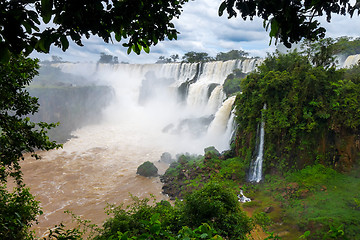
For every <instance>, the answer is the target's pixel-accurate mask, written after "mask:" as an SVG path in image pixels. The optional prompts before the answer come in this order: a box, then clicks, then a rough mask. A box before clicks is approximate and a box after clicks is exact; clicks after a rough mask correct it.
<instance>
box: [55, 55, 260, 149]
mask: <svg viewBox="0 0 360 240" xmlns="http://www.w3.org/2000/svg"><path fill="white" fill-rule="evenodd" d="M261 61H262V60H261V59H245V60H230V61H226V62H221V61H215V62H208V63H169V64H115V65H109V64H99V65H95V64H93V65H89V64H86V65H84V67H85V68H86V71H81V70H79V69H83V67H82V64H68V63H65V64H58V65H57V66H58V67H60V68H61V69H62V70H63V71H65V72H70V73H80V75H85V77H88V78H92V79H94V81H93V83H96V84H99V83H100V84H105V85H110V86H112V87H113V88H114V90H115V93H116V96H117V101H116V102H114V103H113V104H112V105H111V106H110V107H109V108H108V109H106V110H105V111H104V113H105V115H106V119H107V120H108V121H110V122H113V123H114V122H121V120H122V119H125V120H129V119H132V120H131V122H132V124H135V122H137V121H138V120H141V121H140V122H139V124H144V122H146V124H150V126H149V127H151V128H154V127H155V128H157V129H158V130H159V132H161V130H162V129H163V128H166V129H170V131H169V132H170V133H177V134H179V133H180V134H185V135H184V136H183V137H185V139H186V138H188V137H189V135H194V134H193V133H194V130H193V129H192V128H191V127H188V126H184V124H185V122H184V121H187V122H186V123H193V122H194V121H191V119H195V118H198V119H199V120H201V121H203V120H204V119H203V118H210V117H209V116H211V115H215V114H216V113H217V111H218V110H219V109H220V110H221V108H220V107H221V106H222V104H223V101H224V98H225V94H224V92H223V89H222V84H223V83H224V81H225V79H226V77H227V76H228V75H229V74H230V73H231V72H232V71H233V70H234V69H236V68H241V69H242V71H243V72H248V71H252V70H254V68H255V67H256V66H257V64H259V63H261ZM144 79H146V80H148V81H149V83H147V84H144V82H143V80H144ZM156 79H162V80H161V81H163V82H160V83H159V82H157V80H156ZM166 79H167V80H166ZM155 80H156V81H155ZM183 83H188V91H187V94H186V96H185V99H186V101H185V103H186V104H185V105H182V106H180V105H179V102H178V97H177V96H176V92H177V90H176V89H177V88H178V87H179V86H180V85H181V84H183ZM144 87H145V88H147V89H145V90H144V91H143V93H145V96H143V101H142V102H143V104H142V106H139V105H138V100H139V95H141V92H140V91H139V89H140V88H144ZM232 102H233V100H232ZM224 104H225V103H224ZM229 109H230V110H229ZM230 111H231V107H230V108H228V112H230ZM218 115H219V114H216V116H218ZM134 118H135V119H134ZM200 118H201V119H200ZM216 119H217V117H215V120H214V121H215V122H216ZM226 119H227V120H228V119H229V113H227V114H226ZM203 122H204V121H203ZM179 123H180V124H179ZM226 123H227V121H225V122H224V123H223V124H224V127H219V129H222V130H223V131H225V130H226V129H227V128H226ZM196 124H197V123H196ZM196 124H195V125H196ZM170 125H172V126H174V127H173V128H171V126H170ZM212 125H213V126H214V124H212ZM217 125H219V124H217ZM208 126H209V125H208ZM211 128H213V127H211ZM211 131H212V132H213V133H214V132H215V131H214V130H211ZM223 131H219V130H217V132H218V133H220V132H221V135H223V133H224V132H223ZM186 132H190V133H186ZM191 132H192V133H191ZM196 132H198V131H196ZM213 133H212V134H201V133H199V134H200V135H202V138H197V139H196V140H195V139H192V140H191V141H190V139H186V140H185V142H186V143H188V144H186V145H188V147H189V148H187V146H184V147H181V148H180V149H179V148H178V147H179V146H177V148H176V149H173V151H174V152H178V151H187V152H189V151H196V153H201V152H202V149H203V148H204V147H206V145H207V144H210V145H218V146H221V145H222V144H221V143H220V142H222V141H223V139H221V138H220V137H218V138H217V137H216V136H214V134H213ZM196 134H197V135H199V134H198V133H196ZM209 136H211V139H212V140H211V141H209V140H207V139H206V138H208V137H209ZM157 138H158V137H157ZM174 141H175V140H174ZM193 141H196V144H195V143H194V142H193ZM175 142H177V143H179V141H178V139H177V140H176V141H175ZM180 142H181V141H180ZM185 142H184V143H185ZM204 144H205V145H204ZM176 145H179V144H176ZM194 146H195V147H196V148H197V150H195V149H192V148H193V147H194ZM219 150H220V151H221V150H225V149H219ZM169 151H170V150H169Z"/></svg>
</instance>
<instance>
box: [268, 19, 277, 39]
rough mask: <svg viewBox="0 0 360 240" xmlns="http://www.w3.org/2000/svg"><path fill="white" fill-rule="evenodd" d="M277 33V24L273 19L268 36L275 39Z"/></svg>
mask: <svg viewBox="0 0 360 240" xmlns="http://www.w3.org/2000/svg"><path fill="white" fill-rule="evenodd" d="M278 33H279V23H278V21H277V20H276V19H275V18H273V19H271V30H270V33H269V36H270V37H276V36H277V34H278Z"/></svg>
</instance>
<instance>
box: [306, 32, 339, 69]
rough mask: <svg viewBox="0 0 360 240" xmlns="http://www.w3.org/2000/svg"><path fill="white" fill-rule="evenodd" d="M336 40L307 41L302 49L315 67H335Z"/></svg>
mask: <svg viewBox="0 0 360 240" xmlns="http://www.w3.org/2000/svg"><path fill="white" fill-rule="evenodd" d="M334 43H335V40H334V39H332V38H324V39H320V40H319V41H310V40H305V41H304V42H303V44H302V49H303V51H304V53H305V54H306V55H307V57H308V58H309V59H310V61H311V63H312V64H313V65H315V66H317V67H318V66H323V67H325V68H328V67H335V66H336V61H335V56H334V55H335V53H336V50H335V46H334Z"/></svg>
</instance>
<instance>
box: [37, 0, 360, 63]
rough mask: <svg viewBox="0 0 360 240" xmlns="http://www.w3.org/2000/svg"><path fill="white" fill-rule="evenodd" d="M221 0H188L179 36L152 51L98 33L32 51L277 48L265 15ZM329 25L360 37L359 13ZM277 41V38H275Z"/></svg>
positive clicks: (89, 54) (130, 58) (330, 30)
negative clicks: (251, 15)
mask: <svg viewBox="0 0 360 240" xmlns="http://www.w3.org/2000/svg"><path fill="white" fill-rule="evenodd" d="M221 2H222V0H195V1H189V2H188V3H186V4H185V5H184V7H183V13H182V14H181V16H180V18H179V19H175V20H174V21H173V22H174V24H175V27H176V29H177V30H178V31H179V32H180V34H179V35H178V40H172V41H169V40H165V41H162V42H159V43H158V44H157V45H156V46H152V47H151V48H150V53H149V54H147V53H145V52H142V53H141V54H140V55H137V54H135V53H133V52H132V53H131V54H130V55H128V54H127V53H126V51H127V48H125V47H123V46H122V45H121V43H119V42H116V41H115V40H114V44H111V43H104V42H103V41H102V39H100V38H98V37H91V38H90V39H84V40H83V44H84V45H85V46H83V47H79V46H77V45H76V44H74V43H71V44H70V47H69V49H68V50H67V51H66V52H65V53H64V52H63V51H62V50H61V49H59V48H57V47H54V46H52V47H51V51H50V54H41V53H33V54H32V57H37V58H39V59H40V60H51V56H59V57H61V58H62V59H63V60H64V61H71V62H97V61H98V60H99V58H100V53H101V52H104V53H106V54H111V55H113V56H117V57H118V59H119V62H128V63H155V62H156V61H157V60H158V59H159V57H160V56H165V57H170V55H173V54H178V55H179V56H180V58H181V57H182V56H183V55H184V54H185V53H186V52H189V51H195V52H206V53H208V54H209V55H210V56H212V57H215V56H216V54H217V53H219V52H228V51H230V50H233V49H236V50H244V51H246V52H248V53H249V54H250V56H254V57H255V56H258V57H265V56H266V54H267V53H268V52H270V53H271V52H273V51H274V50H275V49H276V46H275V45H274V43H272V45H269V42H270V38H269V35H268V34H269V33H268V32H266V31H265V29H264V28H263V21H262V19H259V18H255V19H254V20H253V21H250V20H247V21H244V20H243V19H242V18H239V17H238V18H232V19H228V18H227V14H226V13H224V16H222V17H219V16H218V8H219V5H220V4H221ZM321 22H322V26H323V27H325V28H326V30H327V33H326V37H333V38H336V37H340V36H349V37H359V36H360V32H359V30H358V29H359V28H360V16H354V17H353V18H350V17H349V16H339V15H333V17H332V21H331V23H327V22H326V21H325V20H324V19H322V20H321ZM273 42H274V41H273Z"/></svg>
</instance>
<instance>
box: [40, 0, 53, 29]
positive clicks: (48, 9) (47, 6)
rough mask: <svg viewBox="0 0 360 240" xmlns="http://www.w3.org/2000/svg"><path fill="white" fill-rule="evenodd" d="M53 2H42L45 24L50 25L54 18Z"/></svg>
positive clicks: (49, 0)
mask: <svg viewBox="0 0 360 240" xmlns="http://www.w3.org/2000/svg"><path fill="white" fill-rule="evenodd" d="M52 5H53V3H52V0H41V16H42V18H43V21H44V23H48V22H50V20H51V16H52Z"/></svg>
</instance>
